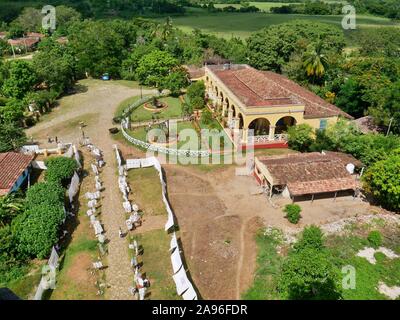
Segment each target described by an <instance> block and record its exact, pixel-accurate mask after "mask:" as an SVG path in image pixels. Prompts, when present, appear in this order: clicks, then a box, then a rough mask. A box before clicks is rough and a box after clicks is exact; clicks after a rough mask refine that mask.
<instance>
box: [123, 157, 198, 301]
mask: <svg viewBox="0 0 400 320" xmlns="http://www.w3.org/2000/svg"><path fill="white" fill-rule="evenodd" d="M116 152H117V154H119V152H118V151H116ZM126 163H127V169H128V170H129V169H134V168H135V169H137V168H147V167H154V169H156V170H157V172H158V175H159V177H160V183H161V189H162V199H163V202H164V205H165V208H166V210H167V212H168V219H167V222H166V224H165V231H168V230H170V229H171V228H173V227H174V226H175V217H174V213H173V211H172V209H171V206H170V204H169V202H168V198H167V184H166V183H165V181H164V177H163V174H162V168H161V164H160V162H159V161H158V159H157V158H155V157H150V158H145V159H129V160H127V161H126ZM170 251H171V263H172V267H173V271H174V274H173V276H172V277H173V280H174V282H175V285H176V290H177V293H178V295H181V296H182V298H183V299H184V300H197V299H198V298H197V293H196V291H195V290H194V287H193V284H192V283H191V282H190V280H189V279H188V277H187V274H186V270H185V268H184V266H183V262H182V259H181V255H180V252H181V250H180V248H179V245H178V242H177V239H176V234H175V232H174V233H173V234H172V238H171V243H170Z"/></svg>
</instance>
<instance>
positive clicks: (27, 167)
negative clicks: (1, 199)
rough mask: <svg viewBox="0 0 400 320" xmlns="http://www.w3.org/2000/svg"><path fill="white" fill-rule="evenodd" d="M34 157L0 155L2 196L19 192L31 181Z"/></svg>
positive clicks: (15, 153) (26, 155)
mask: <svg viewBox="0 0 400 320" xmlns="http://www.w3.org/2000/svg"><path fill="white" fill-rule="evenodd" d="M34 157H35V156H34V155H29V154H22V153H17V152H6V153H0V196H5V195H7V194H9V193H11V192H14V191H17V190H19V189H20V188H21V187H22V186H23V185H24V184H25V183H26V182H27V180H28V179H29V174H30V171H31V168H32V161H33V159H34Z"/></svg>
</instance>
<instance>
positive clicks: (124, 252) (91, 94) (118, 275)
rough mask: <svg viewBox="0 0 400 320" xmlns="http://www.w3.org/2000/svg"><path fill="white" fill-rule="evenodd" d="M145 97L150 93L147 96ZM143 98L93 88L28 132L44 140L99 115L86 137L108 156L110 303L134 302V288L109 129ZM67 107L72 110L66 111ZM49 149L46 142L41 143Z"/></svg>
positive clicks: (119, 89) (113, 88)
mask: <svg viewBox="0 0 400 320" xmlns="http://www.w3.org/2000/svg"><path fill="white" fill-rule="evenodd" d="M145 93H150V91H149V92H145ZM135 95H140V91H139V90H137V89H131V88H128V87H124V86H119V85H113V84H112V83H105V84H104V85H95V86H93V87H92V88H91V87H89V88H88V91H86V92H84V93H78V94H75V95H72V96H68V97H65V98H63V99H61V102H60V103H61V106H60V107H59V108H57V109H56V110H54V114H51V117H52V119H51V120H49V121H47V122H42V123H39V124H38V125H37V126H35V127H33V128H30V129H29V130H27V135H38V134H39V133H40V135H41V136H43V132H45V131H48V130H54V128H57V127H58V126H65V124H66V123H68V121H69V120H71V119H76V118H77V117H79V116H83V115H87V114H93V113H96V114H98V115H99V116H98V119H97V121H95V122H94V123H89V124H88V126H87V127H85V129H84V130H85V134H86V136H88V137H90V139H91V141H92V142H93V143H94V144H95V145H96V146H98V147H99V148H100V149H101V150H102V151H103V153H104V160H105V162H106V164H107V165H106V166H105V167H104V168H103V170H102V172H101V179H102V180H103V183H104V187H105V191H104V193H103V199H102V201H101V205H102V207H101V220H102V224H103V226H104V229H105V232H106V237H107V239H108V240H109V243H108V252H109V254H108V256H107V269H106V279H107V284H108V286H109V288H108V290H107V291H106V298H107V299H110V300H126V299H132V295H131V294H130V293H129V291H128V289H129V287H130V286H131V285H132V279H133V274H132V271H131V269H130V261H129V253H128V243H127V240H126V239H125V238H122V239H121V238H120V237H119V234H118V229H119V227H121V228H122V229H123V230H124V229H125V214H124V211H123V208H122V197H121V194H120V192H119V188H118V177H117V167H116V160H115V154H114V150H113V147H112V146H113V144H115V141H114V140H113V139H112V138H111V136H110V135H109V132H108V128H110V127H111V126H112V118H113V116H114V112H115V110H116V108H117V107H118V105H119V104H120V103H121V102H122V101H124V100H125V99H127V98H129V97H132V96H135ZM63 104H66V105H68V110H63ZM80 136H81V132H80V130H79V128H76V129H74V128H72V129H71V130H70V132H69V133H68V134H66V135H65V136H62V137H60V136H59V138H60V139H62V141H63V142H75V143H76V142H77V140H78V139H79V138H80ZM39 142H41V143H43V145H46V141H39Z"/></svg>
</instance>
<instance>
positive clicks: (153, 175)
mask: <svg viewBox="0 0 400 320" xmlns="http://www.w3.org/2000/svg"><path fill="white" fill-rule="evenodd" d="M128 179H129V183H130V185H131V187H132V192H133V199H134V202H135V203H137V204H138V205H139V208H140V209H141V210H143V212H144V214H145V215H165V217H167V211H166V210H165V205H164V202H163V201H162V189H161V184H160V177H159V176H158V172H157V170H155V169H154V168H141V169H132V170H129V171H128Z"/></svg>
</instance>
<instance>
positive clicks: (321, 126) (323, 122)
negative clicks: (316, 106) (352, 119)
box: [319, 119, 328, 130]
mask: <svg viewBox="0 0 400 320" xmlns="http://www.w3.org/2000/svg"><path fill="white" fill-rule="evenodd" d="M327 125H328V120H326V119H321V120H320V121H319V130H325V129H326V127H327Z"/></svg>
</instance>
